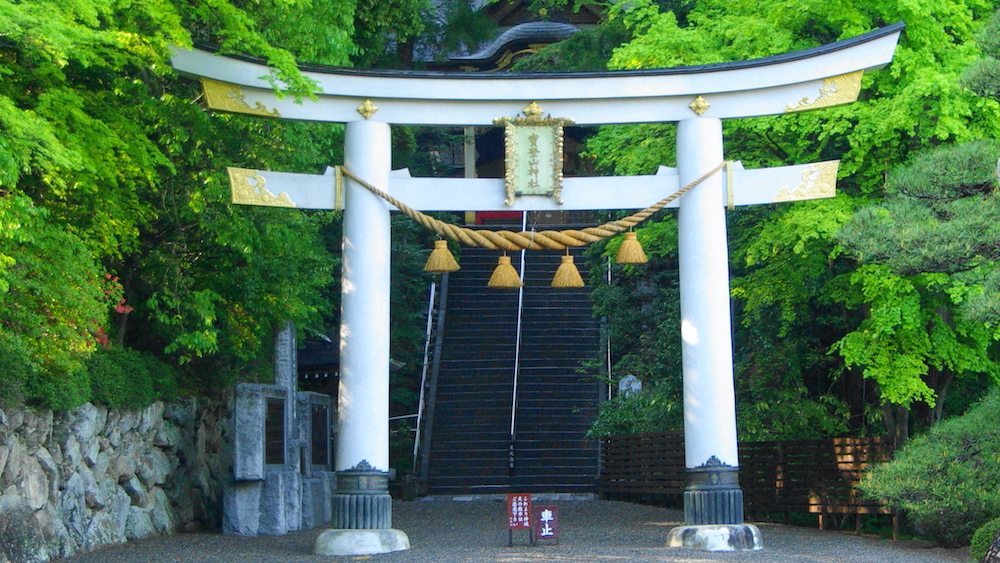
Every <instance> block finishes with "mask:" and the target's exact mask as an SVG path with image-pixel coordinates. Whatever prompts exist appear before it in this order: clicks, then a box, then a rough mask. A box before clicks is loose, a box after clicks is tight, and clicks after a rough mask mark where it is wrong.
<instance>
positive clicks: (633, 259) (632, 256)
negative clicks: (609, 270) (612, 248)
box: [615, 231, 647, 264]
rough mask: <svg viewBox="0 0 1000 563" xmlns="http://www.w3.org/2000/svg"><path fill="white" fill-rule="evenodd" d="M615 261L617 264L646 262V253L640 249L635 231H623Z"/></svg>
mask: <svg viewBox="0 0 1000 563" xmlns="http://www.w3.org/2000/svg"><path fill="white" fill-rule="evenodd" d="M615 262H617V263H619V264H645V263H646V262H647V259H646V253H645V252H643V251H642V245H641V244H639V239H638V238H636V236H635V233H634V232H632V231H629V232H627V233H625V240H623V241H622V245H621V246H620V247H618V257H617V258H615Z"/></svg>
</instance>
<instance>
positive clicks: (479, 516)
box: [63, 499, 970, 563]
mask: <svg viewBox="0 0 1000 563" xmlns="http://www.w3.org/2000/svg"><path fill="white" fill-rule="evenodd" d="M536 503H537V504H542V503H541V502H539V501H537V500H536ZM544 504H556V505H557V506H558V507H559V520H560V522H559V524H560V536H561V537H560V541H559V544H558V545H555V544H548V545H540V546H537V547H529V546H528V545H526V544H527V532H526V531H523V530H520V531H518V533H517V534H515V546H514V547H507V530H506V527H505V526H506V511H507V507H506V503H505V502H504V501H501V500H471V501H444V500H441V499H436V500H433V501H430V502H427V501H418V502H396V503H394V505H393V524H394V526H395V527H396V528H399V529H401V530H404V531H405V532H406V533H407V535H408V536H409V538H410V544H411V546H412V548H411V549H410V550H409V551H404V552H397V553H387V554H382V555H374V556H364V557H357V556H355V557H320V556H316V555H312V545H313V541H314V539H315V538H316V536H317V535H318V534H319V532H320V531H321V530H311V531H305V532H295V533H292V534H288V535H285V536H263V537H256V538H244V537H234V536H223V535H220V534H184V535H177V536H169V537H157V538H152V539H148V540H144V541H139V542H131V543H128V544H125V545H120V546H115V547H111V548H107V549H102V550H99V551H96V552H93V553H90V554H86V555H80V556H76V557H72V558H68V559H65V560H63V561H64V562H65V563H70V562H72V563H133V562H147V561H149V562H154V561H155V562H160V561H163V562H184V563H244V562H248V563H256V562H262V563H263V562H268V563H293V562H295V563H298V562H301V563H306V562H319V561H327V562H330V561H333V562H341V561H371V562H372V563H446V562H448V563H451V562H460V563H485V562H498V563H507V562H511V563H513V562H519V561H528V562H533V561H538V562H572V563H579V562H606V563H660V562H674V561H685V562H704V561H738V562H752V563H785V562H796V561H802V562H816V563H821V562H823V563H825V562H830V563H833V562H838V563H839V562H858V563H864V562H872V563H931V562H945V563H957V562H962V563H968V562H969V561H970V560H969V557H968V550H947V549H941V548H933V547H928V546H926V545H925V544H921V543H919V542H905V541H904V542H891V541H887V540H882V539H878V538H869V537H858V536H855V535H853V534H846V533H843V532H835V531H819V530H816V529H812V528H801V527H794V526H784V525H779V524H768V523H759V524H757V526H758V527H759V528H760V531H761V536H762V537H763V542H764V549H763V550H761V551H757V552H723V553H709V552H700V551H690V550H685V549H670V548H667V547H665V545H666V537H667V530H669V529H670V528H671V527H673V526H676V525H678V524H680V523H681V522H682V521H683V514H682V513H681V512H679V511H677V510H670V509H665V508H657V507H651V506H642V505H636V504H630V503H624V502H614V501H600V500H589V501H581V500H574V501H567V502H554V503H549V502H545V503H544Z"/></svg>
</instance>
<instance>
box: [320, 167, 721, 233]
mask: <svg viewBox="0 0 1000 563" xmlns="http://www.w3.org/2000/svg"><path fill="white" fill-rule="evenodd" d="M725 165H726V162H723V163H722V164H720V165H718V166H716V167H715V168H713V169H712V170H710V171H708V172H706V173H705V174H704V175H703V176H701V177H700V178H698V179H697V180H695V181H693V182H691V183H690V184H688V185H686V186H684V187H683V188H681V189H679V190H677V191H676V192H674V193H672V194H670V195H669V196H667V197H665V198H664V199H661V200H660V201H658V202H656V203H654V204H653V205H651V206H649V207H647V208H646V209H643V210H642V211H639V212H637V213H635V214H633V215H629V216H628V217H625V218H622V219H618V220H615V221H609V222H607V223H604V224H603V225H600V226H597V227H587V228H585V229H582V230H575V229H567V230H564V231H537V232H536V231H521V232H519V233H515V232H513V231H492V230H489V229H469V228H466V227H460V226H458V225H452V224H451V223H445V222H444V221H441V220H438V219H435V218H434V217H431V216H429V215H426V214H424V213H421V212H420V211H417V210H416V209H412V208H410V207H409V206H407V205H406V204H404V203H403V202H401V201H399V200H398V199H396V198H394V197H392V196H391V195H389V194H387V193H385V192H383V191H382V190H380V189H378V188H376V187H375V186H373V185H371V184H369V183H368V182H366V181H364V180H362V179H361V178H358V177H357V176H355V175H354V173H352V172H351V171H350V170H348V169H347V168H344V167H340V169H341V171H342V172H343V173H344V176H347V177H348V178H350V179H352V180H354V181H355V182H357V183H359V184H361V185H362V186H364V187H365V188H366V189H368V191H370V192H372V193H373V194H375V195H377V196H379V197H381V198H382V199H384V200H386V201H388V202H389V203H391V204H392V205H394V206H396V208H397V209H399V210H400V211H401V212H403V213H404V214H405V215H406V216H407V217H409V218H411V219H413V220H414V221H416V222H417V223H419V224H421V225H423V226H424V227H425V228H427V229H430V230H432V231H434V232H435V233H437V234H439V235H441V236H443V237H447V238H450V239H451V240H454V241H458V242H460V243H462V244H464V245H466V246H478V247H482V248H488V249H491V250H500V249H502V250H509V251H515V250H522V249H528V250H542V249H545V248H551V249H555V250H563V249H564V248H566V247H567V246H585V245H588V244H590V243H592V242H597V241H599V240H602V239H605V238H608V237H610V236H612V235H616V234H618V233H621V232H624V231H627V230H629V229H631V228H632V227H634V226H635V225H637V224H639V223H641V222H642V221H644V220H645V219H646V218H647V217H649V216H650V215H652V214H653V213H656V212H657V211H659V210H661V209H663V208H664V207H665V206H666V205H668V204H669V203H670V202H671V201H674V200H675V199H677V198H679V197H681V196H682V195H684V194H685V193H687V192H688V191H690V190H691V189H693V188H694V187H695V186H697V185H698V184H700V183H702V182H704V181H705V180H706V179H708V178H709V177H710V176H712V175H713V174H715V173H716V172H718V171H719V170H722V168H723V167H724V166H725Z"/></svg>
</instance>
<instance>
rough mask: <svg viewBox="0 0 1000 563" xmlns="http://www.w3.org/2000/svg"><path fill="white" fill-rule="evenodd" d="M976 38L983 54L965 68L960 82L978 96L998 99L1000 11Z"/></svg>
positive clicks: (999, 91) (999, 88)
mask: <svg viewBox="0 0 1000 563" xmlns="http://www.w3.org/2000/svg"><path fill="white" fill-rule="evenodd" d="M976 39H977V40H978V43H979V49H980V50H981V51H982V54H983V56H982V57H980V58H979V60H977V61H976V62H974V63H973V64H972V65H970V66H969V68H967V69H966V70H965V74H963V75H962V84H963V85H964V86H966V87H967V88H969V89H970V90H972V91H973V92H975V93H976V94H978V95H980V96H985V97H988V98H993V99H995V100H1000V12H997V13H996V14H994V15H993V19H992V20H990V23H989V24H987V25H986V27H984V28H983V29H982V30H980V32H979V35H978V36H977V37H976Z"/></svg>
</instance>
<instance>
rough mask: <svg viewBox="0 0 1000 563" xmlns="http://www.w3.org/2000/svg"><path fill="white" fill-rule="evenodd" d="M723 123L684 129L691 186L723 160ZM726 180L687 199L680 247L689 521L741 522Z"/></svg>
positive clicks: (714, 179) (683, 174)
mask: <svg viewBox="0 0 1000 563" xmlns="http://www.w3.org/2000/svg"><path fill="white" fill-rule="evenodd" d="M723 158H724V156H723V152H722V122H721V121H720V120H719V119H714V118H692V119H687V120H684V121H681V122H679V123H678V125H677V168H678V173H679V174H680V184H681V185H682V186H684V185H687V184H688V183H689V182H692V181H694V180H696V179H697V178H699V177H700V176H702V175H703V174H705V173H706V172H708V171H710V170H712V169H713V168H715V167H716V166H718V165H719V164H720V163H722V161H723ZM724 189H725V188H724V183H723V174H722V173H721V172H718V173H716V174H714V175H712V176H711V177H709V178H708V179H706V180H704V181H703V182H702V183H701V184H699V185H698V186H697V187H695V188H694V189H692V190H691V191H690V192H688V193H686V194H685V195H683V196H682V197H681V200H680V210H679V212H678V248H679V261H680V291H681V339H682V343H681V350H682V359H683V369H684V439H685V460H686V465H687V469H688V492H686V493H685V495H684V506H685V523H686V524H689V525H703V524H710V525H715V524H742V523H743V493H742V491H741V490H740V488H739V484H738V479H737V475H738V467H739V459H738V457H737V449H736V400H735V386H734V382H733V342H732V332H731V330H732V328H731V327H732V316H731V312H730V301H729V247H728V240H727V236H726V216H725V192H724Z"/></svg>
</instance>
